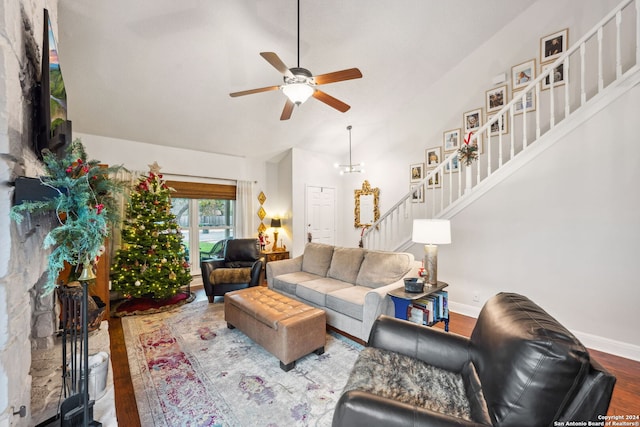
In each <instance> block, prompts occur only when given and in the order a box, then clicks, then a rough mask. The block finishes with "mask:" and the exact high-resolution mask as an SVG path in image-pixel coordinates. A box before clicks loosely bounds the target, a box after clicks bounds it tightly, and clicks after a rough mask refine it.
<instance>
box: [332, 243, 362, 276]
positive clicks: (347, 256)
mask: <svg viewBox="0 0 640 427" xmlns="http://www.w3.org/2000/svg"><path fill="white" fill-rule="evenodd" d="M363 259H364V249H362V248H340V247H336V248H334V250H333V257H331V266H330V267H329V272H328V273H327V277H332V278H334V279H338V280H342V281H344V282H348V283H352V284H355V283H356V278H357V277H358V271H360V265H361V264H362V260H363Z"/></svg>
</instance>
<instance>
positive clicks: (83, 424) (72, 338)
mask: <svg viewBox="0 0 640 427" xmlns="http://www.w3.org/2000/svg"><path fill="white" fill-rule="evenodd" d="M80 283H81V284H82V292H76V291H74V292H67V293H66V294H64V296H61V298H60V300H61V303H62V325H63V326H62V327H63V329H62V334H63V335H62V381H63V383H62V387H63V390H64V396H65V400H64V401H63V402H62V404H61V405H60V426H61V427H89V426H91V427H100V426H102V423H100V422H98V421H95V420H94V419H93V406H94V403H95V402H94V401H93V400H89V313H88V305H89V301H88V299H89V290H88V283H87V281H81V282H80ZM61 295H62V293H61ZM67 345H68V346H69V355H70V357H69V358H67ZM80 356H81V357H80ZM67 360H68V361H67ZM67 365H68V366H69V369H67Z"/></svg>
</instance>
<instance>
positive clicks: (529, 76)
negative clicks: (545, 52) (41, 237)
mask: <svg viewBox="0 0 640 427" xmlns="http://www.w3.org/2000/svg"><path fill="white" fill-rule="evenodd" d="M535 78H536V60H535V59H530V60H528V61H525V62H523V63H522V64H518V65H514V66H513V67H511V85H512V88H513V89H512V90H513V91H514V92H515V91H516V90H518V89H522V88H524V87H525V86H526V85H528V84H529V83H530V82H532V81H533V79H535Z"/></svg>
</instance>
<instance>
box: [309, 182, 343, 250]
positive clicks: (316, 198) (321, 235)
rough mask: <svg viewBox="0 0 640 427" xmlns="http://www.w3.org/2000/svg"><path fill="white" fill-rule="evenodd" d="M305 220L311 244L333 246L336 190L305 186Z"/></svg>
mask: <svg viewBox="0 0 640 427" xmlns="http://www.w3.org/2000/svg"><path fill="white" fill-rule="evenodd" d="M306 218H307V221H306V223H307V232H308V233H311V236H312V240H311V241H312V242H316V243H326V244H328V245H335V238H336V189H335V188H329V187H312V186H307V206H306Z"/></svg>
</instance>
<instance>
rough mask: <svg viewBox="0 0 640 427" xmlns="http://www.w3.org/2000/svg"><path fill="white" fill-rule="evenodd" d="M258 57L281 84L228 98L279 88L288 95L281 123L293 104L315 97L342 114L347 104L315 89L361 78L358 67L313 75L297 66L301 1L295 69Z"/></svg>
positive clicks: (268, 57)
mask: <svg viewBox="0 0 640 427" xmlns="http://www.w3.org/2000/svg"><path fill="white" fill-rule="evenodd" d="M260 56H262V57H263V58H264V59H266V60H267V62H268V63H269V64H271V65H272V66H273V68H275V69H276V70H278V71H279V72H280V73H282V75H283V79H284V84H282V85H279V86H267V87H262V88H258V89H250V90H243V91H241V92H233V93H230V94H229V95H230V96H231V97H233V98H235V97H237V96H244V95H251V94H253V93H260V92H269V91H272V90H279V89H282V92H284V94H285V95H286V96H287V102H286V103H285V105H284V109H283V110H282V114H281V115H280V120H289V118H291V113H293V107H294V106H295V105H301V104H302V103H304V102H305V101H306V100H307V99H309V97H314V98H315V99H317V100H318V101H321V102H324V103H325V104H327V105H328V106H330V107H333V108H335V109H336V110H338V111H340V112H342V113H344V112H346V111H347V110H349V108H351V107H350V106H349V105H347V104H345V103H344V102H342V101H340V100H339V99H336V98H334V97H333V96H331V95H329V94H327V93H325V92H323V91H321V90H320V89H318V88H317V87H318V86H320V85H325V84H328V83H336V82H341V81H344V80H352V79H359V78H361V77H362V73H361V72H360V70H358V69H357V68H349V69H346V70H341V71H334V72H332V73H327V74H320V75H317V76H314V75H313V74H312V73H311V71H309V70H307V69H306V68H301V67H300V0H298V66H297V67H292V68H289V67H287V66H286V65H285V64H284V62H282V60H281V59H280V57H279V56H278V55H276V54H275V53H274V52H260Z"/></svg>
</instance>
